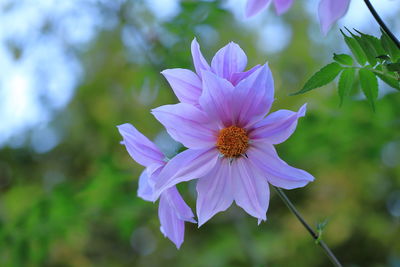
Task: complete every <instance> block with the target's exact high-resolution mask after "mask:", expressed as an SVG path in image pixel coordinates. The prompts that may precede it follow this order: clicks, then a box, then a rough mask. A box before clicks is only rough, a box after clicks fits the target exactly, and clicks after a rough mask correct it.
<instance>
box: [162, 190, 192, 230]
mask: <svg viewBox="0 0 400 267" xmlns="http://www.w3.org/2000/svg"><path fill="white" fill-rule="evenodd" d="M161 195H162V196H163V197H164V198H166V200H167V201H168V204H169V206H170V207H171V209H173V210H174V211H175V214H176V216H177V217H178V218H179V219H180V220H183V221H187V222H192V223H196V221H195V220H194V219H193V217H194V215H193V212H192V209H191V208H190V207H189V206H188V205H187V204H186V202H185V201H184V200H183V198H182V196H181V194H179V192H178V189H176V186H173V187H171V188H168V189H167V190H165V191H164V192H163V193H162V194H161Z"/></svg>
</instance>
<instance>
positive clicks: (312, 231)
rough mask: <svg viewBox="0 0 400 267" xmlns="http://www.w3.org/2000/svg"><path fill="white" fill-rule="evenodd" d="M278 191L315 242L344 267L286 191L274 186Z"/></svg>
mask: <svg viewBox="0 0 400 267" xmlns="http://www.w3.org/2000/svg"><path fill="white" fill-rule="evenodd" d="M274 188H275V190H276V192H277V193H278V195H279V197H280V198H281V199H282V200H283V202H285V204H286V206H287V207H288V208H289V209H290V211H291V212H293V214H294V215H295V216H296V217H297V219H298V220H299V221H300V223H301V224H302V225H303V226H304V227H305V228H306V230H307V231H308V232H309V233H310V235H311V236H312V238H313V239H314V240H315V242H316V243H317V244H318V245H319V246H320V247H321V248H322V249H323V250H324V251H325V253H326V255H327V256H328V258H329V260H330V261H331V262H332V264H333V265H334V266H336V267H342V264H341V263H340V262H339V260H338V259H337V258H336V256H335V255H334V254H333V252H332V251H331V250H330V248H329V247H328V245H327V244H326V243H325V242H324V241H323V240H322V239H321V238H320V236H319V235H318V234H317V233H316V232H315V231H314V230H313V229H312V227H311V226H310V225H309V224H308V223H307V222H306V221H305V220H304V219H303V217H302V216H301V215H300V213H299V212H298V211H297V209H296V208H295V206H294V205H293V203H292V202H291V201H290V200H289V198H288V197H287V195H286V194H285V192H283V190H282V189H281V188H279V187H276V186H274Z"/></svg>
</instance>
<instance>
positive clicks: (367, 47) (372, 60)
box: [350, 32, 379, 66]
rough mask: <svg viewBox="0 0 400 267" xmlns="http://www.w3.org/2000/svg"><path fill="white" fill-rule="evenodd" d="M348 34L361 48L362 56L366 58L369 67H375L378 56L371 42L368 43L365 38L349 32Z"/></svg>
mask: <svg viewBox="0 0 400 267" xmlns="http://www.w3.org/2000/svg"><path fill="white" fill-rule="evenodd" d="M350 34H351V35H352V36H353V38H354V39H355V40H356V41H357V42H358V44H359V45H360V46H361V48H362V50H363V51H364V54H365V55H366V57H367V60H368V62H369V64H371V66H375V65H376V63H377V62H378V61H377V59H376V57H377V56H379V55H378V52H377V51H376V50H375V47H374V45H373V44H372V43H371V42H369V40H368V39H367V38H361V37H360V36H357V35H354V34H353V33H351V32H350Z"/></svg>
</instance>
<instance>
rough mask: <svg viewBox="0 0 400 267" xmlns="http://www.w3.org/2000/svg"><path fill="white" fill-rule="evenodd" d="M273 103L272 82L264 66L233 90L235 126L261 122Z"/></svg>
mask: <svg viewBox="0 0 400 267" xmlns="http://www.w3.org/2000/svg"><path fill="white" fill-rule="evenodd" d="M273 101H274V80H273V78H272V74H271V71H270V70H269V68H268V65H264V66H262V67H260V68H259V69H257V70H256V71H255V72H253V73H252V74H251V75H250V76H249V77H247V78H246V79H244V80H242V81H241V82H240V83H239V84H238V85H237V86H236V87H235V90H234V97H233V101H232V102H233V104H232V105H231V109H232V110H233V109H234V110H235V111H234V113H235V115H234V117H235V121H236V124H237V125H239V126H240V127H248V126H249V125H251V124H253V123H255V122H257V121H259V120H261V119H262V118H263V117H264V116H265V115H266V114H267V113H268V111H269V109H270V108H271V105H272V102H273Z"/></svg>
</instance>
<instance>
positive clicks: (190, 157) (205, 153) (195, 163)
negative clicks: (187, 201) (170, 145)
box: [154, 149, 218, 197]
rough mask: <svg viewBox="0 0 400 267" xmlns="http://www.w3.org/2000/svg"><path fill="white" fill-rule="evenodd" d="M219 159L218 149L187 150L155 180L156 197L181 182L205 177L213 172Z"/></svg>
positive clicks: (174, 159) (172, 160)
mask: <svg viewBox="0 0 400 267" xmlns="http://www.w3.org/2000/svg"><path fill="white" fill-rule="evenodd" d="M217 159H218V151H217V150H216V149H201V150H193V149H188V150H185V151H183V152H181V153H179V154H178V155H176V156H175V157H174V158H172V159H171V160H170V161H168V163H167V164H166V165H165V167H164V168H163V169H162V171H161V172H160V174H159V175H158V176H157V178H156V179H155V180H154V195H155V197H158V196H159V195H160V194H161V193H162V192H163V191H164V190H165V189H167V188H170V187H172V186H174V185H176V184H178V183H180V182H184V181H190V180H193V179H196V178H199V177H203V176H204V175H206V174H207V173H208V172H210V171H211V170H212V168H213V167H214V165H215V163H216V162H217Z"/></svg>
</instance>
